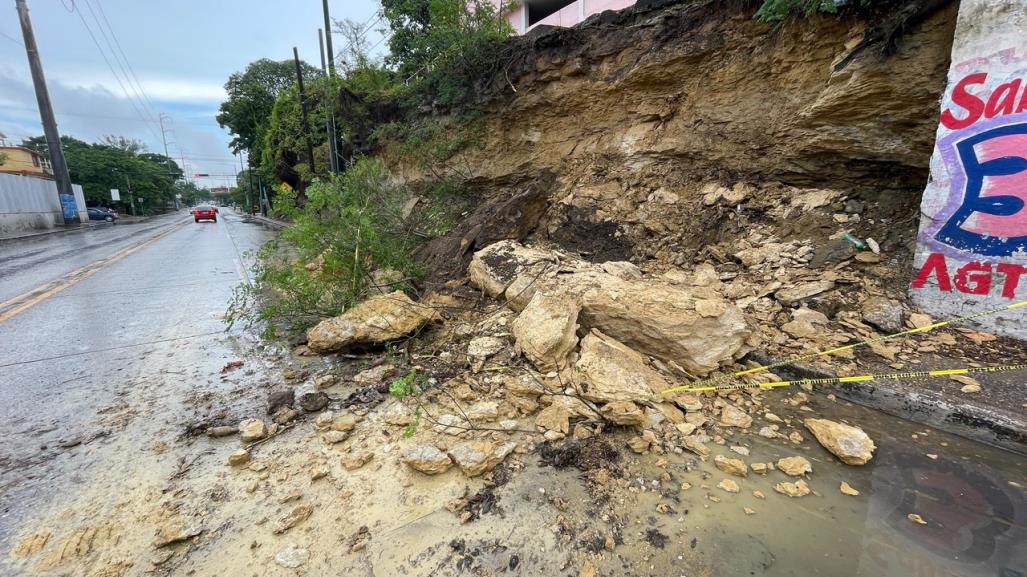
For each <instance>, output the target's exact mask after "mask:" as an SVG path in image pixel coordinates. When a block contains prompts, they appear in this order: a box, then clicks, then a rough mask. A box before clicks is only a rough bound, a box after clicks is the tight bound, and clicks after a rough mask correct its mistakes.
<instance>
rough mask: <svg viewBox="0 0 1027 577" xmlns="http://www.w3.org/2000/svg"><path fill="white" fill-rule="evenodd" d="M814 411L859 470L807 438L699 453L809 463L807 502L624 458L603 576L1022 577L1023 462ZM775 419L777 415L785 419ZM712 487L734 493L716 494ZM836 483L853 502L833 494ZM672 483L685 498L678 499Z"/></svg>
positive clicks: (682, 459) (864, 412) (745, 482)
mask: <svg viewBox="0 0 1027 577" xmlns="http://www.w3.org/2000/svg"><path fill="white" fill-rule="evenodd" d="M811 401H812V402H811V404H812V405H813V406H814V407H815V408H816V410H817V416H822V417H824V418H829V419H834V420H845V421H848V422H850V423H853V424H858V425H859V426H861V427H862V428H863V429H864V430H866V431H867V433H868V434H870V436H871V437H872V438H873V439H874V440H875V442H876V444H877V446H878V449H877V451H876V453H875V456H874V459H873V460H872V461H871V462H870V463H869V464H868V465H866V466H862V467H851V466H846V465H843V464H840V463H839V462H838V461H837V460H836V459H835V458H834V457H833V456H831V455H830V454H828V453H827V452H826V451H824V450H823V449H822V448H821V447H820V446H819V445H817V443H816V442H815V440H812V439H811V438H808V439H807V440H806V442H804V443H802V444H801V445H798V446H795V445H792V444H791V443H789V442H787V441H784V442H783V443H782V441H781V440H767V439H764V438H761V437H758V436H756V435H752V434H735V435H734V437H733V438H732V437H727V438H726V443H725V445H723V446H717V445H714V444H710V447H711V449H712V450H713V452H712V455H711V458H712V456H713V455H717V454H723V455H725V456H727V457H735V458H741V459H742V460H744V461H746V462H748V463H759V462H771V461H774V462H776V461H777V460H778V459H779V458H782V457H789V456H793V455H801V456H804V457H806V458H807V459H808V460H809V461H810V462H811V463H812V467H813V474H812V475H810V476H809V479H808V480H807V482H808V485H809V487H810V488H811V490H812V493H811V494H809V495H806V496H804V497H796V498H792V497H787V496H785V495H782V494H779V493H777V492H775V490H774V486H775V485H776V484H777V483H779V482H782V481H795V479H794V478H790V477H787V476H786V475H785V474H784V473H783V472H781V471H779V470H778V471H770V472H769V473H768V474H767V475H765V476H763V475H758V474H755V473H753V472H750V473H749V475H748V476H747V477H745V478H740V477H733V476H730V475H727V474H726V473H724V472H722V471H720V470H718V469H716V468H715V467H713V466H712V462H711V461H712V459H711V461H708V462H706V463H703V462H701V460H700V459H698V458H697V457H695V456H692V455H690V454H684V455H676V454H669V455H665V456H663V459H665V461H666V464H665V466H663V467H658V466H656V464H655V463H656V462H657V458H654V457H653V456H650V455H645V456H641V457H639V456H635V455H631V456H629V453H624V457H625V459H624V463H623V467H624V469H625V471H626V473H627V477H628V478H629V480H630V487H629V489H628V490H627V492H624V491H619V492H617V495H618V497H617V499H615V500H614V501H613V502H611V504H610V505H609V506H608V507H607V508H606V510H605V511H601V512H597V513H598V519H597V521H601V519H602V518H603V516H604V515H605V516H606V517H613V518H617V517H618V515H620V516H621V517H620V524H621V525H622V527H623V529H622V532H621V539H622V540H623V545H622V546H618V547H616V548H615V549H614V551H613V552H612V554H608V555H607V557H608V559H607V561H605V562H601V563H600V566H601V567H602V566H605V567H606V569H607V570H608V571H609V572H610V574H631V575H688V576H693V575H768V576H785V575H795V576H810V575H825V576H839V577H840V576H866V577H871V576H873V577H890V576H896V577H898V576H903V577H906V576H914V575H915V576H944V575H965V576H977V575H980V576H984V575H988V576H1003V577H1015V576H1019V575H1027V500H1025V496H1024V489H1023V488H1024V487H1025V486H1027V478H1025V474H1027V467H1025V463H1027V460H1025V459H1024V458H1023V457H1022V456H1019V455H1015V454H1012V453H1007V452H1004V451H1001V450H997V449H992V448H990V447H986V446H983V445H980V444H976V443H973V442H970V441H966V440H963V439H961V438H958V437H954V436H951V435H948V434H945V433H943V432H940V431H937V430H934V429H930V428H925V427H923V426H917V425H915V424H913V423H909V422H906V421H902V420H899V419H895V418H892V417H889V416H887V415H883V414H881V413H877V412H875V411H871V410H868V409H864V408H862V407H858V406H853V405H849V404H847V403H842V402H832V401H828V400H827V399H825V398H822V397H819V398H818V397H814V398H813V399H811ZM774 410H775V412H776V413H778V414H779V415H781V416H786V410H785V408H784V407H774ZM795 416H796V417H799V418H801V417H802V416H803V415H802V414H796V415H795ZM807 437H809V435H807ZM736 443H737V445H736ZM731 445H736V446H742V447H744V448H746V449H748V450H749V455H748V456H742V455H739V454H737V453H735V452H733V451H731V450H729V449H728V447H729V446H731ZM743 451H744V449H743ZM661 464H662V463H661ZM539 473H540V475H539V479H538V483H539V484H540V486H543V487H547V486H548V487H549V488H548V490H549V491H552V492H566V493H568V494H570V495H574V494H575V491H576V489H575V488H574V485H576V484H577V485H580V483H581V482H580V480H579V479H578V478H576V477H575V478H571V479H567V478H564V477H563V476H562V475H559V476H556V477H552V476H549V475H548V474H547V473H546V471H545V470H540V471H539ZM668 475H669V477H670V480H668ZM661 476H662V480H661ZM723 479H730V480H732V481H735V482H736V483H737V485H738V486H739V489H740V491H739V492H738V493H729V492H727V491H725V490H723V489H721V488H718V487H717V485H718V483H720V482H721V481H722V480H723ZM842 482H846V483H848V484H849V485H850V486H851V487H853V488H855V489H856V490H858V491H859V492H860V494H859V495H858V496H849V495H845V494H843V493H842V492H841V491H840V490H839V487H840V485H841V483H842ZM683 483H688V484H691V488H688V489H687V490H682V488H681V486H682V484H683ZM550 484H552V485H550ZM754 491H758V492H760V493H762V495H763V496H764V497H765V498H759V497H758V496H756V495H754ZM578 503H580V501H578ZM910 514H914V515H919V517H920V518H921V519H922V520H923V522H924V523H926V524H919V523H917V522H915V521H913V520H911V519H910V518H909V515H910ZM606 525H610V524H609V523H606ZM611 559H612V560H615V562H614V563H610V560H611Z"/></svg>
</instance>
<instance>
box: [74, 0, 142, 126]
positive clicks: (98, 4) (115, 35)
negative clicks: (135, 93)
mask: <svg viewBox="0 0 1027 577" xmlns="http://www.w3.org/2000/svg"><path fill="white" fill-rule="evenodd" d="M95 2H96V9H97V10H99V12H100V16H101V17H103V21H104V23H106V24H107V30H109V31H110V33H111V38H113V39H114V44H115V45H116V46H117V47H118V52H120V53H121V59H122V60H123V61H124V62H125V66H127V67H128V71H129V73H131V74H132V78H133V79H134V80H135V83H136V86H138V87H139V92H140V93H141V94H142V95H143V98H145V99H146V102H148V103H149V104H150V106H151V107H152V108H156V107H155V106H154V104H153V101H152V100H150V96H149V95H148V94H146V91H145V90H143V85H142V84H141V83H140V82H139V77H138V76H136V72H135V69H133V68H132V64H131V63H130V62H129V61H128V57H127V56H126V55H125V50H124V49H122V47H121V42H120V41H119V40H118V35H117V34H115V33H114V28H112V27H111V23H110V21H109V20H107V13H106V12H104V11H103V4H101V3H100V0H95ZM86 4H87V5H89V0H86ZM90 10H92V8H90Z"/></svg>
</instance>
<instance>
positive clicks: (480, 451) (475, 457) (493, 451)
mask: <svg viewBox="0 0 1027 577" xmlns="http://www.w3.org/2000/svg"><path fill="white" fill-rule="evenodd" d="M515 448H517V443H494V442H490V441H467V442H464V443H460V444H458V445H456V446H454V447H452V448H450V449H449V456H450V458H451V459H453V461H454V462H455V463H456V464H457V466H459V467H460V470H461V471H463V473H464V474H465V475H467V476H468V477H477V476H478V475H481V474H483V473H486V472H488V471H491V470H492V469H494V468H496V466H497V465H499V464H500V463H502V462H503V460H504V459H506V456H507V455H509V454H510V453H511V452H513V450H514V449H515Z"/></svg>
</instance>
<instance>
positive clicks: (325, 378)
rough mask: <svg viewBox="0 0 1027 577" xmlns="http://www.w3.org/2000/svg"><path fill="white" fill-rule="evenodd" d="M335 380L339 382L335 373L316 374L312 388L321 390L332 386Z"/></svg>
mask: <svg viewBox="0 0 1027 577" xmlns="http://www.w3.org/2000/svg"><path fill="white" fill-rule="evenodd" d="M337 382H339V379H338V378H337V377H336V376H335V375H331V374H329V375H318V376H316V377H314V389H315V390H318V391H323V390H325V389H328V388H331V387H334V386H335V384H336V383H337Z"/></svg>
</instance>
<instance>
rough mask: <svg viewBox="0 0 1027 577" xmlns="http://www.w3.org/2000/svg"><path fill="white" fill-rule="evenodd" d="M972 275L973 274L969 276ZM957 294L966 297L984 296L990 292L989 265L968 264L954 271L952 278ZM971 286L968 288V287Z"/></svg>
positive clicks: (986, 263)
mask: <svg viewBox="0 0 1027 577" xmlns="http://www.w3.org/2000/svg"><path fill="white" fill-rule="evenodd" d="M970 273H974V274H970ZM953 280H955V282H956V288H957V289H959V292H964V293H966V294H968V295H986V294H988V291H990V290H991V263H990V262H968V263H966V264H964V265H963V266H961V267H959V268H958V269H956V276H955V277H953ZM971 284H972V285H973V286H970V285H971Z"/></svg>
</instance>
